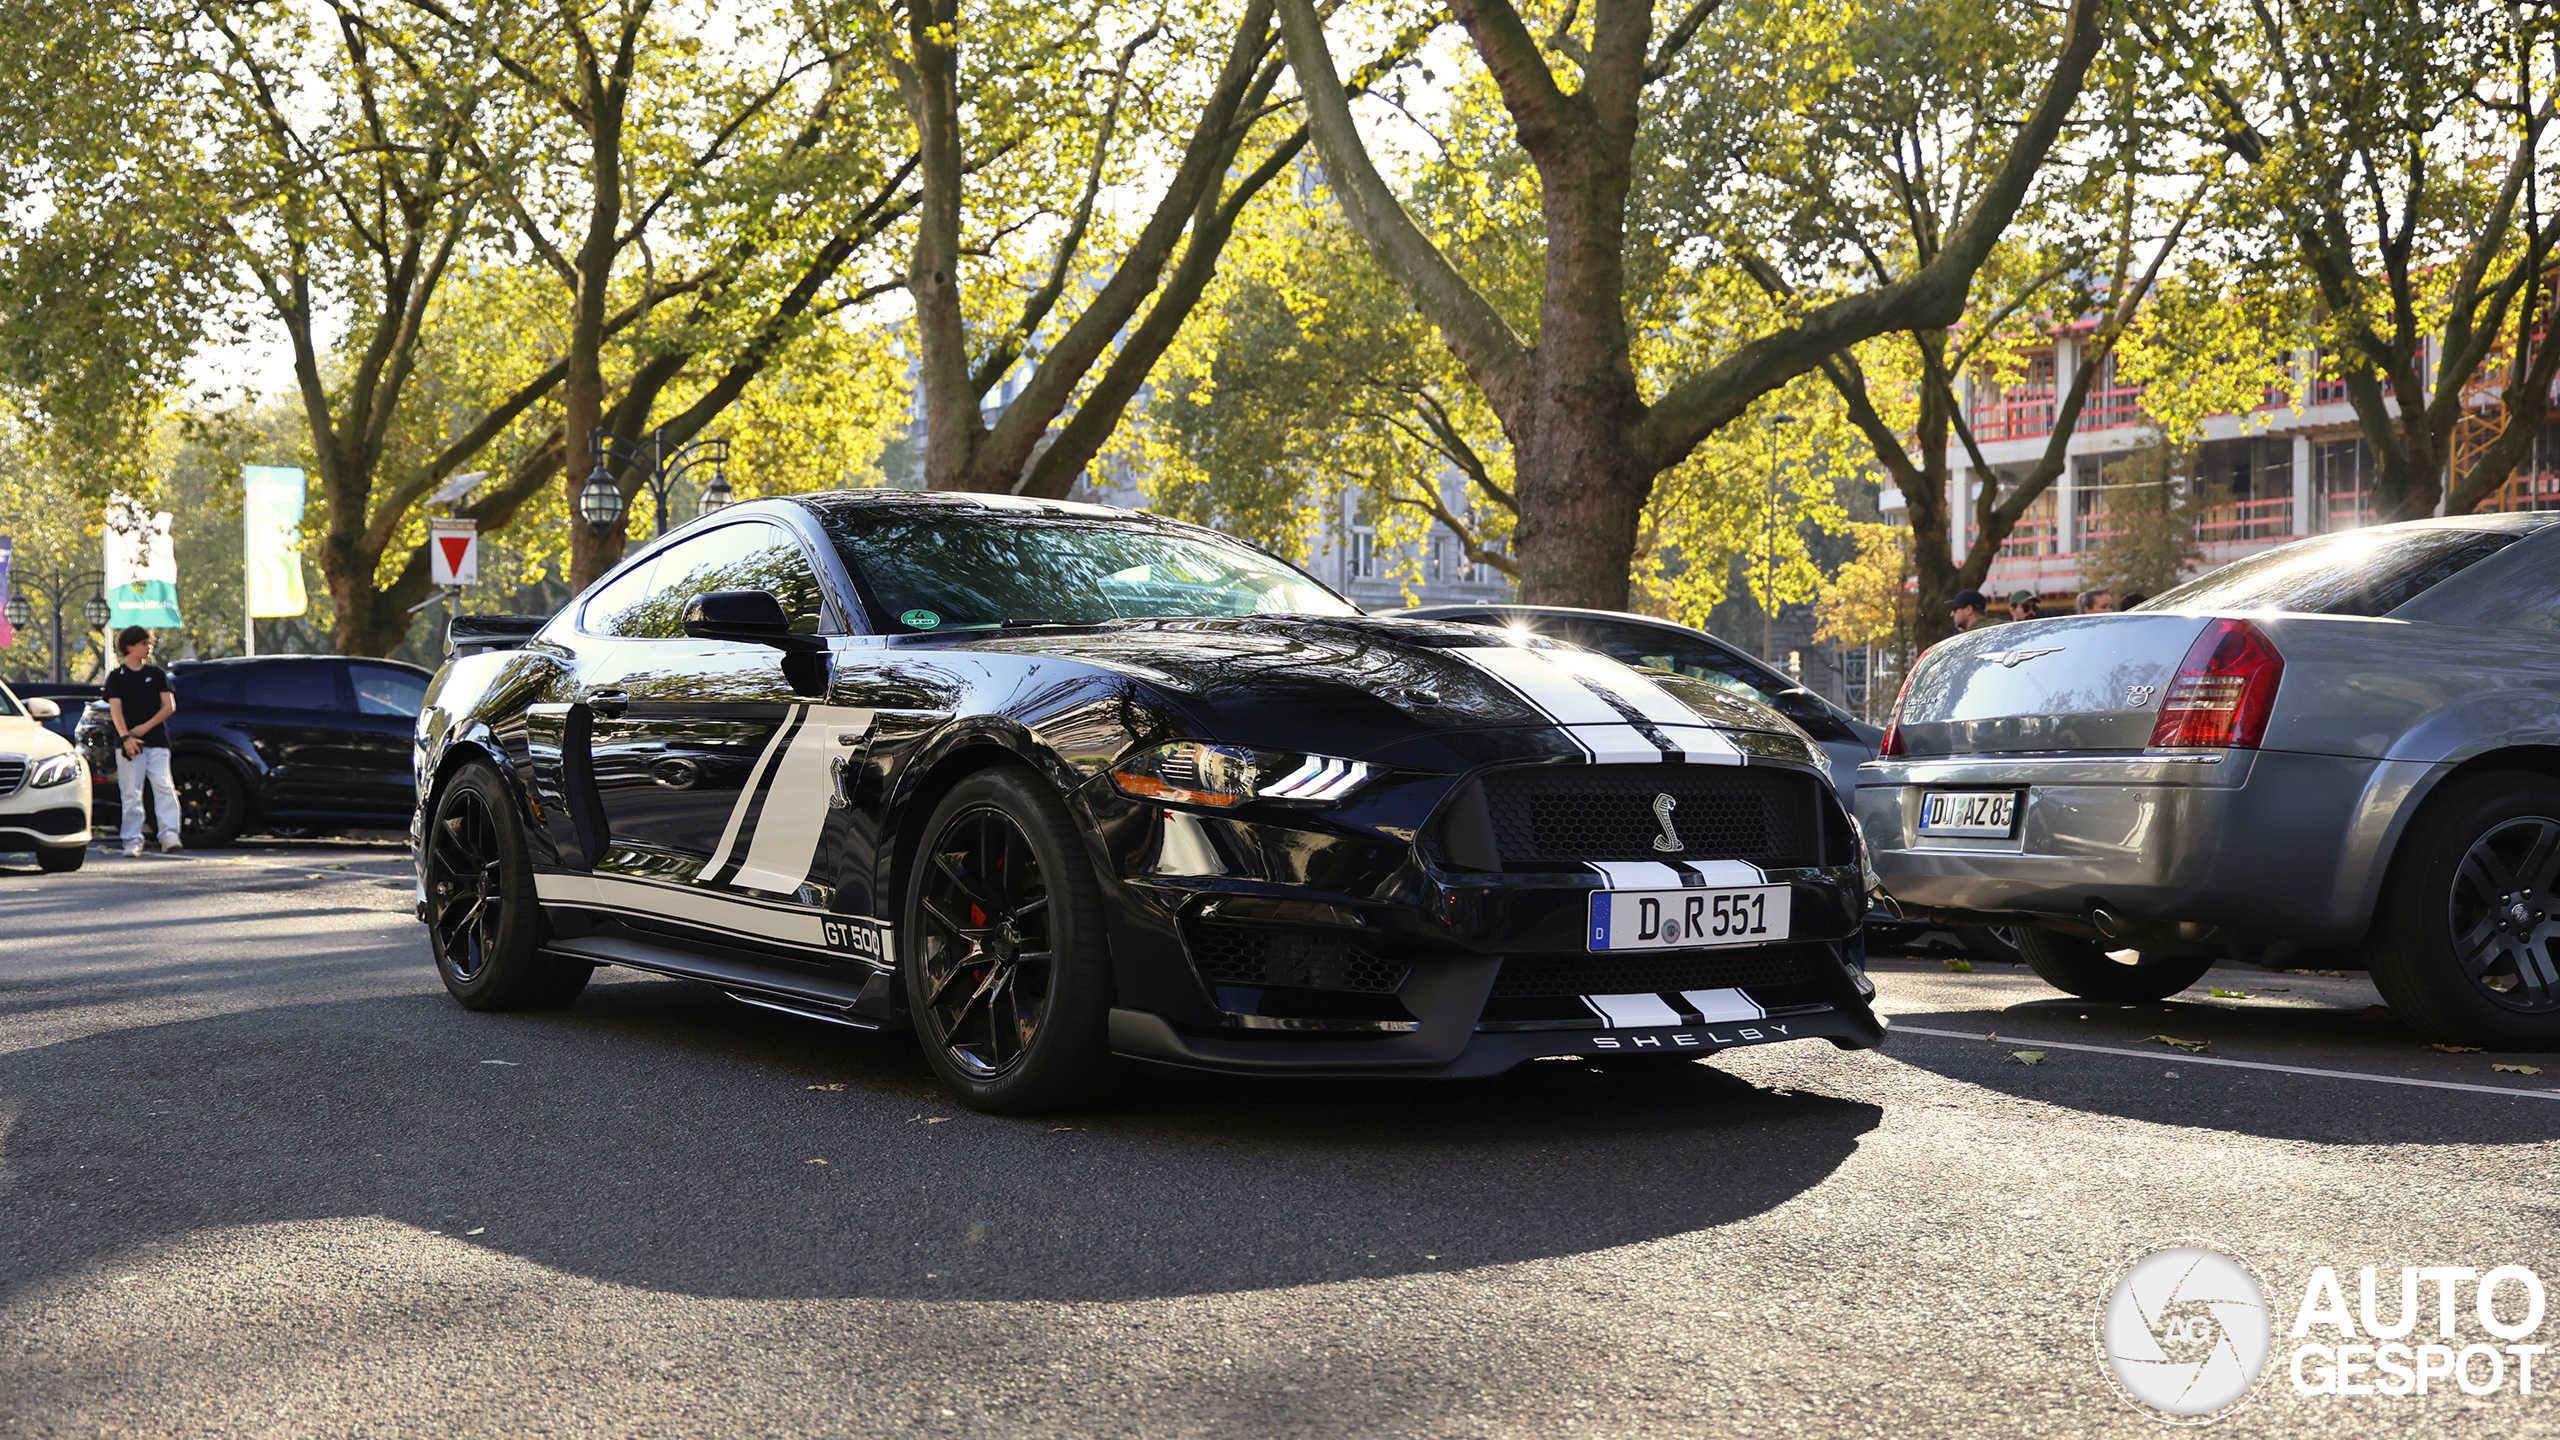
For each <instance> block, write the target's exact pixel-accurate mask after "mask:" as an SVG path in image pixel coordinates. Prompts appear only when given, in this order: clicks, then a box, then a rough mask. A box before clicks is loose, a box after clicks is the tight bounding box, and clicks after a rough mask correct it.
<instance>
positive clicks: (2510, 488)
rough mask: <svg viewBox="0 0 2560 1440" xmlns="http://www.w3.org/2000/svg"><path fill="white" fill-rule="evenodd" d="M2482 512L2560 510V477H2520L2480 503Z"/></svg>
mask: <svg viewBox="0 0 2560 1440" xmlns="http://www.w3.org/2000/svg"><path fill="white" fill-rule="evenodd" d="M2479 509H2481V510H2560V475H2518V476H2516V477H2515V478H2514V479H2512V480H2509V481H2508V482H2507V483H2506V484H2504V485H2501V486H2499V487H2498V493H2496V494H2495V495H2492V496H2490V497H2489V498H2488V499H2486V500H2483V501H2481V502H2480V505H2479Z"/></svg>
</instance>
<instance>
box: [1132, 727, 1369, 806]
mask: <svg viewBox="0 0 2560 1440" xmlns="http://www.w3.org/2000/svg"><path fill="white" fill-rule="evenodd" d="M1372 773H1374V772H1373V771H1372V770H1371V769H1370V767H1369V766H1367V765H1363V764H1361V763H1360V762H1359V761H1357V760H1342V759H1337V758H1336V757H1334V756H1331V755H1307V754H1301V753H1299V752H1297V751H1291V750H1250V749H1247V748H1245V747H1244V746H1242V745H1211V744H1209V743H1207V742H1205V741H1200V740H1176V741H1174V742H1173V743H1171V744H1169V745H1158V746H1156V747H1155V748H1154V749H1152V750H1142V751H1140V752H1138V753H1137V754H1135V755H1132V756H1130V757H1129V758H1128V759H1126V760H1123V761H1121V762H1120V764H1119V765H1118V766H1116V767H1114V768H1113V770H1112V771H1111V783H1112V784H1114V785H1117V786H1119V787H1120V792H1121V793H1122V794H1124V795H1131V796H1135V797H1136V798H1138V799H1140V800H1170V801H1173V802H1174V803H1176V804H1181V805H1216V806H1221V807H1223V806H1228V805H1240V804H1242V803H1244V802H1245V801H1247V800H1299V801H1312V802H1315V803H1317V804H1328V803H1331V802H1332V801H1335V800H1339V799H1341V798H1342V797H1344V796H1346V795H1348V794H1350V793H1351V792H1352V791H1354V790H1357V789H1359V788H1360V786H1361V785H1362V784H1363V783H1364V782H1366V781H1367V780H1368V778H1369V777H1370V775H1371V774H1372Z"/></svg>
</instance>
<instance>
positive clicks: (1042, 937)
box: [902, 766, 1111, 1115]
mask: <svg viewBox="0 0 2560 1440" xmlns="http://www.w3.org/2000/svg"><path fill="white" fill-rule="evenodd" d="M923 834H924V838H923V842H922V843H921V844H920V845H918V847H917V849H916V855H915V860H914V863H913V864H911V865H910V866H909V867H908V872H909V873H908V876H907V901H906V907H905V915H904V919H905V929H904V931H903V937H904V940H905V945H904V949H905V952H906V953H905V955H904V957H903V961H904V963H903V966H902V969H903V971H904V975H905V984H906V995H907V1009H908V1012H909V1013H910V1014H911V1015H912V1016H913V1017H914V1019H915V1026H916V1037H917V1039H918V1041H919V1042H921V1044H922V1045H923V1047H924V1054H925V1060H926V1061H927V1063H929V1064H931V1065H932V1066H933V1071H934V1074H935V1075H936V1076H938V1077H940V1079H941V1081H942V1083H943V1084H944V1085H945V1086H946V1087H948V1088H949V1089H950V1091H951V1093H952V1094H954V1095H955V1096H957V1097H959V1099H960V1102H961V1103H962V1104H964V1105H967V1106H969V1107H970V1108H971V1109H974V1110H984V1111H989V1112H992V1113H996V1114H1006V1115H1024V1114H1035V1113H1038V1112H1040V1111H1044V1110H1059V1109H1066V1108H1069V1107H1073V1106H1077V1105H1082V1104H1087V1103H1090V1102H1091V1101H1093V1100H1096V1099H1099V1098H1100V1097H1101V1096H1102V1094H1103V1093H1104V1091H1105V1089H1106V1088H1107V1086H1108V1083H1109V1079H1110V1074H1111V1047H1110V1040H1109V1019H1110V1009H1111V978H1110V952H1109V949H1108V948H1107V946H1106V945H1105V943H1104V940H1103V928H1102V904H1101V899H1100V896H1099V895H1098V893H1097V891H1096V888H1095V886H1094V881H1093V873H1092V869H1091V867H1090V866H1089V865H1088V864H1087V863H1086V860H1085V854H1084V847H1083V844H1082V841H1081V839H1080V837H1079V836H1078V834H1077V831H1076V827H1075V822H1074V820H1073V819H1072V818H1071V817H1070V816H1069V815H1068V813H1067V807H1066V805H1065V803H1064V802H1063V801H1061V800H1060V799H1059V798H1058V795H1057V792H1056V791H1055V790H1053V789H1051V788H1050V786H1049V783H1048V782H1047V781H1046V780H1044V779H1042V778H1041V777H1040V776H1039V775H1037V774H1035V773H1033V772H1032V771H1029V770H1025V769H1020V768H1017V767H1013V766H1004V767H999V768H996V769H991V770H983V771H980V772H979V773H977V774H975V775H972V776H970V777H969V778H968V779H966V780H963V781H961V782H960V783H959V784H958V785H957V786H955V787H953V788H952V791H951V793H950V794H948V795H946V796H944V797H943V800H942V803H941V804H940V805H938V806H936V807H934V812H933V815H932V817H931V818H930V819H928V820H927V821H926V822H925V826H924V832H923Z"/></svg>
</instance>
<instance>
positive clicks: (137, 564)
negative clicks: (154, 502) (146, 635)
mask: <svg viewBox="0 0 2560 1440" xmlns="http://www.w3.org/2000/svg"><path fill="white" fill-rule="evenodd" d="M175 519H176V517H174V516H172V515H171V514H170V513H169V512H168V511H166V510H163V511H161V512H160V513H159V514H157V515H154V514H152V513H151V512H150V511H148V510H145V509H143V508H142V502H141V501H139V500H136V499H134V498H133V497H132V496H130V495H127V494H125V493H124V492H123V491H121V490H119V491H115V492H113V493H111V494H110V495H108V497H107V544H106V551H107V553H106V557H105V559H106V564H105V565H104V567H102V568H104V569H105V571H106V577H107V609H108V611H109V615H108V618H107V628H108V629H110V630H121V629H123V628H124V627H125V626H127V625H141V626H145V627H147V628H151V629H168V628H172V627H175V626H179V625H184V624H185V623H187V622H186V621H185V619H184V618H182V617H181V616H180V615H179V614H178V552H177V550H176V549H175V547H173V546H172V545H171V544H170V543H169V534H170V531H171V530H172V529H173V528H174V526H175Z"/></svg>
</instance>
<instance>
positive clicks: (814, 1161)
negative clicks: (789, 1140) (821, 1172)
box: [809, 1160, 827, 1165]
mask: <svg viewBox="0 0 2560 1440" xmlns="http://www.w3.org/2000/svg"><path fill="white" fill-rule="evenodd" d="M809 1163H810V1164H812V1165H824V1164H826V1163H827V1162H826V1161H824V1160H812V1161H810V1162H809Z"/></svg>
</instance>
